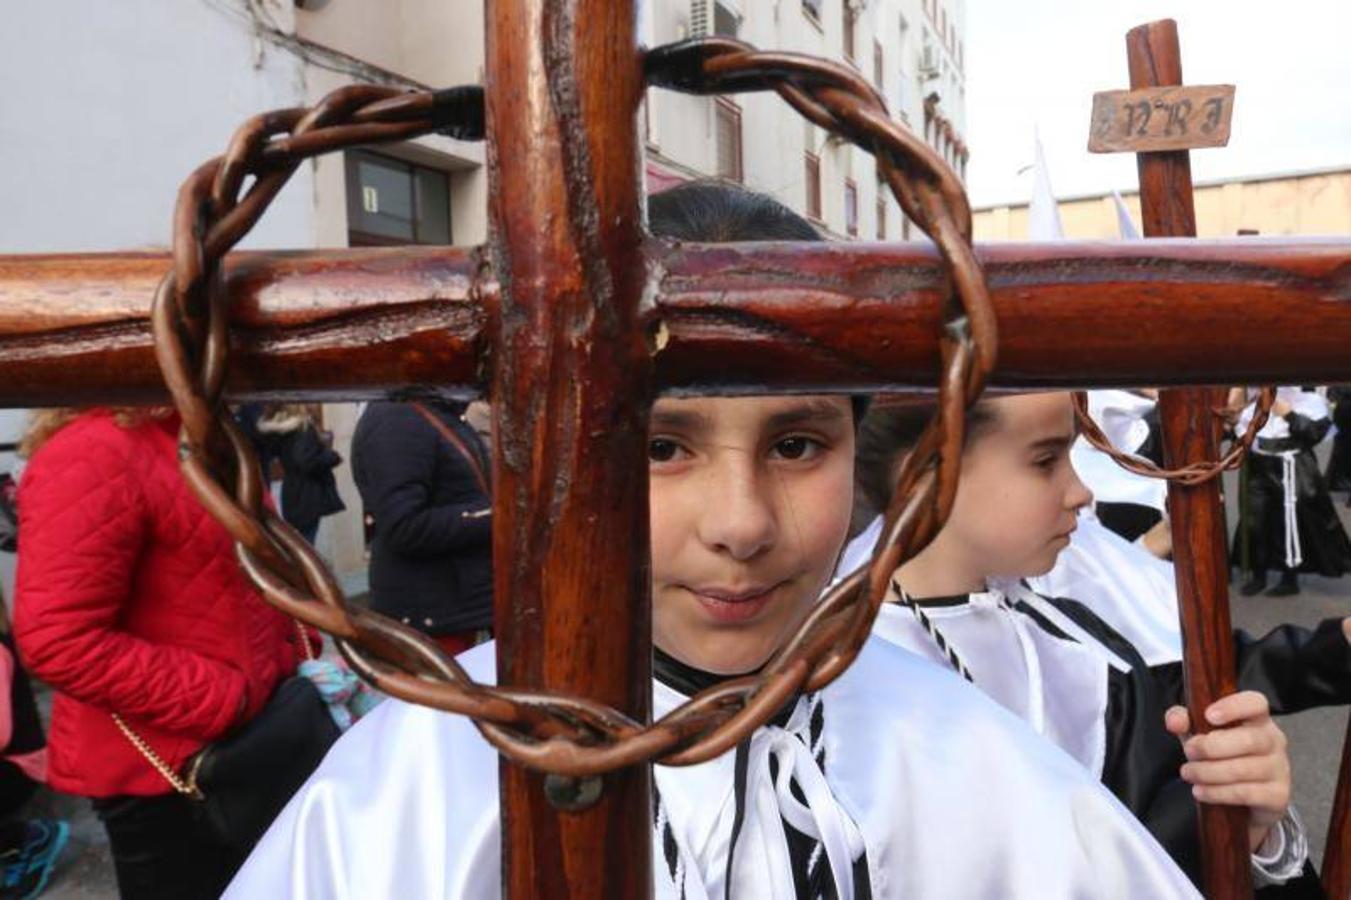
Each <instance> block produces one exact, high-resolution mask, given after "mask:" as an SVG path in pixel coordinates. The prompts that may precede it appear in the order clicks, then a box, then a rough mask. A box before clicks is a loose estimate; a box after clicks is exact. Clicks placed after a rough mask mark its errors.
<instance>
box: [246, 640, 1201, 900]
mask: <svg viewBox="0 0 1351 900" xmlns="http://www.w3.org/2000/svg"><path fill="white" fill-rule="evenodd" d="M493 653H494V650H493V647H492V645H483V646H480V647H478V648H476V649H474V650H471V651H469V652H468V653H466V654H465V655H463V656H462V657H461V661H462V662H463V663H464V664H465V666H466V668H467V669H469V671H470V672H471V674H473V676H474V677H475V678H477V679H479V680H481V681H490V680H492V678H493V675H494V664H493V663H494V659H493ZM653 699H654V704H653V705H654V709H655V711H656V713H657V714H660V713H663V712H665V711H667V710H669V709H671V708H672V707H673V706H674V705H675V704H677V703H679V702H680V701H681V700H682V699H683V698H682V696H681V695H680V694H677V693H676V692H675V691H674V690H672V689H670V688H668V687H666V686H665V685H662V684H657V685H656V687H655V689H654V698H653ZM817 699H818V700H819V702H820V704H821V706H822V710H823V718H824V725H823V727H822V728H821V729H820V731H819V744H818V747H817V748H812V749H810V750H809V749H808V747H809V746H810V741H809V739H808V737H807V732H808V719H809V718H810V715H809V712H808V710H809V707H810V704H811V702H812V701H811V699H809V698H801V699H800V700H799V701H798V705H797V707H796V708H795V710H794V711H793V713H792V715H791V716H790V718H789V720H788V721H787V722H786V723H785V726H784V727H782V728H780V727H776V726H765V727H762V728H761V729H759V730H757V731H756V732H755V734H754V735H753V736H752V741H751V746H750V750H749V753H748V767H747V775H748V777H747V790H746V797H745V798H744V806H745V822H744V824H743V827H742V830H741V832H740V836H739V837H738V839H737V842H736V850H735V857H734V858H735V869H734V872H733V874H732V881H733V884H732V886H731V890H730V897H732V898H738V900H752V898H754V900H761V898H764V900H791V898H792V897H793V884H792V877H791V874H790V873H789V871H788V869H787V860H788V858H789V856H788V849H787V845H786V840H785V837H784V831H783V826H782V821H783V820H784V819H787V820H788V821H790V822H792V823H793V826H794V827H795V828H796V829H798V830H799V831H803V832H804V833H807V834H810V835H812V836H814V837H816V838H817V839H818V840H820V841H821V843H822V844H823V847H824V852H825V855H826V856H827V857H828V859H829V860H830V862H831V870H832V871H833V872H835V873H837V877H842V878H845V879H846V880H847V876H848V869H849V863H850V861H852V860H853V859H856V858H857V856H858V854H859V853H860V852H863V851H866V853H867V870H868V875H869V881H870V884H871V889H872V890H871V894H872V896H873V897H876V898H901V897H905V898H932V900H949V898H1000V900H1005V898H1037V900H1054V898H1071V897H1072V898H1122V900H1124V898H1139V897H1150V898H1170V897H1196V896H1197V894H1196V892H1195V890H1194V888H1193V887H1192V885H1191V884H1190V883H1189V882H1188V880H1187V878H1186V876H1185V875H1183V873H1182V872H1181V871H1180V870H1179V869H1178V868H1177V867H1176V866H1175V865H1174V864H1173V862H1172V860H1170V859H1169V858H1168V856H1167V855H1166V854H1165V853H1164V851H1163V850H1162V849H1161V848H1160V847H1159V846H1158V844H1157V843H1155V842H1154V840H1153V839H1152V838H1151V837H1150V836H1149V835H1148V834H1147V833H1146V832H1145V830H1144V829H1143V828H1142V827H1141V826H1140V824H1139V823H1138V822H1137V821H1136V820H1135V819H1134V817H1132V816H1131V815H1130V813H1129V812H1127V811H1126V810H1125V809H1124V808H1123V807H1122V806H1121V805H1120V804H1119V803H1118V802H1117V801H1116V799H1115V798H1113V797H1112V796H1111V795H1110V794H1109V793H1108V791H1107V790H1106V789H1105V788H1103V787H1102V786H1101V785H1100V784H1098V783H1097V782H1096V781H1095V780H1094V779H1093V778H1092V776H1091V775H1090V774H1089V773H1088V772H1087V771H1086V770H1084V769H1083V768H1082V767H1081V766H1079V765H1078V764H1076V762H1075V761H1074V760H1072V759H1071V758H1070V757H1069V756H1067V755H1065V754H1064V753H1062V752H1061V751H1060V750H1058V749H1057V748H1055V747H1054V746H1052V745H1051V744H1049V743H1048V742H1046V741H1043V740H1040V739H1039V738H1037V737H1036V736H1035V735H1034V734H1033V733H1032V732H1031V731H1029V730H1028V729H1027V728H1026V726H1025V725H1024V724H1023V723H1022V722H1020V721H1019V720H1018V719H1016V718H1015V717H1014V716H1012V715H1010V714H1009V713H1008V712H1006V711H1005V710H1003V709H1001V708H1000V707H999V706H997V705H996V704H994V703H993V702H992V701H990V700H989V699H988V698H986V697H985V696H984V695H982V694H981V693H980V692H979V691H976V690H973V689H972V688H971V686H970V685H967V684H965V683H963V682H962V681H961V680H960V679H958V678H957V677H956V676H954V675H953V674H952V673H950V672H947V671H944V670H943V669H941V668H939V667H937V666H934V665H933V664H931V663H929V662H926V661H924V660H921V659H919V658H918V657H916V656H914V655H912V654H909V653H907V652H905V651H902V650H900V649H899V648H896V647H894V646H891V645H890V644H887V643H886V642H885V641H881V640H878V639H872V640H870V641H869V642H868V643H867V645H866V646H865V647H864V650H863V652H862V653H861V654H860V657H859V659H858V661H857V662H856V663H855V664H854V665H853V666H852V667H851V668H850V669H849V670H848V671H847V672H846V673H845V674H844V675H843V676H842V677H841V678H839V679H838V680H837V681H836V682H834V683H833V684H831V685H830V686H828V687H826V688H825V689H824V690H823V691H822V692H821V693H820V694H819V695H818V697H817ZM818 748H823V749H824V759H825V763H824V772H823V771H822V770H821V769H819V768H818V767H817V765H816V763H815V761H814V755H815V750H817V749H818ZM734 756H735V753H734V752H728V753H726V754H724V755H723V756H721V757H719V758H717V759H714V760H711V761H710V762H707V763H704V764H702V765H698V766H692V767H688V768H670V767H664V766H658V767H656V769H655V777H656V782H657V786H658V789H659V792H660V794H661V797H662V803H661V808H660V816H661V817H662V818H663V819H669V822H670V825H671V831H672V833H673V835H674V837H675V839H676V843H677V844H678V847H679V865H678V866H677V867H676V868H677V871H676V872H675V873H672V872H671V871H670V870H669V867H668V866H667V865H666V864H665V862H664V860H663V858H662V854H658V855H657V856H658V858H657V859H654V860H653V872H654V879H655V884H654V895H655V896H656V897H658V898H667V897H672V898H674V897H679V896H682V892H683V896H685V897H688V898H691V900H699V898H710V900H712V898H724V897H726V896H729V894H728V893H727V886H726V885H725V884H724V883H723V879H724V876H725V870H726V861H727V853H728V844H729V840H730V836H731V833H732V821H733V818H734V813H735V809H736V806H737V802H736V800H737V798H736V797H734V795H733V784H734V782H733V767H734ZM771 756H775V757H777V761H778V770H779V773H780V777H779V779H778V781H779V782H780V783H779V784H776V783H775V779H774V778H772V777H771V776H770V770H769V759H770V757H771ZM790 773H791V774H792V775H793V777H794V778H795V779H796V780H797V782H798V784H799V786H800V789H801V793H802V794H803V796H804V797H805V799H806V804H803V803H801V802H799V801H798V800H797V799H795V798H794V796H793V794H792V792H791V791H790V790H789V789H788V787H787V776H788V774H790ZM662 825H663V826H664V822H663V823H662ZM659 836H660V831H658V835H657V837H659ZM499 841H500V832H499V824H498V799H497V755H496V753H495V752H494V751H493V749H492V748H491V747H490V746H489V745H488V744H487V743H486V742H485V741H484V740H483V739H482V738H481V737H480V736H479V734H478V732H477V730H475V728H474V726H473V725H472V724H471V723H470V722H469V721H468V720H467V719H463V718H460V717H457V716H452V715H448V714H444V713H439V712H434V711H432V710H429V709H424V708H420V707H416V706H412V705H408V704H404V703H399V702H395V701H390V702H387V703H385V704H383V705H382V706H381V707H380V708H379V709H378V710H376V711H375V712H374V713H372V714H371V715H370V716H368V717H367V718H366V719H364V720H362V721H361V722H359V723H358V724H357V725H356V726H355V727H353V728H352V730H351V731H349V732H348V733H347V734H346V735H344V736H343V738H342V739H341V740H340V741H339V742H338V743H337V745H336V746H335V747H334V749H333V750H332V751H331V752H330V753H329V755H328V757H327V758H326V759H325V760H324V762H323V764H322V765H321V766H320V767H319V769H318V771H316V772H315V774H314V776H313V777H312V778H311V779H310V780H309V781H308V782H307V783H306V785H305V786H304V787H303V788H302V789H301V790H300V791H299V792H298V793H297V795H296V796H295V797H294V798H293V799H292V800H291V802H290V803H289V804H288V805H287V807H286V808H285V810H283V812H282V813H281V815H280V816H279V818H278V819H277V821H276V822H275V823H274V824H273V826H272V828H271V829H270V830H269V831H268V833H267V834H266V835H265V836H264V837H263V839H262V841H261V842H260V843H259V845H258V847H257V848H256V849H255V850H254V852H253V854H252V856H250V858H249V860H248V861H247V862H246V863H245V865H244V867H243V869H242V870H241V871H240V872H239V874H238V875H237V876H236V878H235V880H234V882H233V883H232V884H231V886H230V888H229V890H228V891H227V892H226V895H225V896H226V897H228V898H235V900H256V898H269V900H271V898H278V900H281V898H294V900H329V898H332V900H380V898H399V900H417V898H495V897H497V896H499V893H500V884H501V882H500V873H499V868H500V859H499V853H500V847H499ZM657 846H660V843H659V842H658V843H657ZM679 879H683V884H679V885H678V884H677V883H676V882H677V880H679ZM851 894H852V891H850V890H849V889H848V887H847V885H846V892H845V896H850V895H851Z"/></svg>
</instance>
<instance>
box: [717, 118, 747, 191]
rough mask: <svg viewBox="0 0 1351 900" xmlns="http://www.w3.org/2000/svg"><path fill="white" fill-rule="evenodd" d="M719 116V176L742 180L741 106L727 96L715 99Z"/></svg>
mask: <svg viewBox="0 0 1351 900" xmlns="http://www.w3.org/2000/svg"><path fill="white" fill-rule="evenodd" d="M714 114H715V116H716V117H717V125H716V131H717V134H716V140H717V145H718V146H717V152H718V177H719V178H726V179H729V180H731V181H741V180H742V171H741V107H739V106H737V105H736V104H735V103H733V102H732V101H731V100H728V99H727V98H726V97H717V98H715V100H714Z"/></svg>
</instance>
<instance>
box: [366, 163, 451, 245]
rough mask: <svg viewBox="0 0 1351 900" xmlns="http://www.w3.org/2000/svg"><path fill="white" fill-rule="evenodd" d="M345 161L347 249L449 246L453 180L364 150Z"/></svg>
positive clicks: (430, 169) (443, 173) (440, 173)
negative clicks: (396, 245)
mask: <svg viewBox="0 0 1351 900" xmlns="http://www.w3.org/2000/svg"><path fill="white" fill-rule="evenodd" d="M346 161H347V240H348V244H350V245H351V246H353V247H374V246H386V245H395V244H449V243H450V240H451V229H450V176H449V175H447V174H446V173H445V172H442V171H441V170H439V169H432V168H428V167H427V166H419V165H416V164H414V163H407V162H404V161H403V160H401V159H394V158H392V157H388V156H382V155H380V154H377V153H371V152H369V151H366V150H357V151H352V152H349V153H348V154H347V156H346Z"/></svg>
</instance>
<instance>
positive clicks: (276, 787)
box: [113, 634, 341, 852]
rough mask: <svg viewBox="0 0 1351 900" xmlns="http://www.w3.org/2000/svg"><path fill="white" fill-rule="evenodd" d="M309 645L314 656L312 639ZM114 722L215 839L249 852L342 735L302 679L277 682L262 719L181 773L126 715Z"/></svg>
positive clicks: (198, 756) (209, 748)
mask: <svg viewBox="0 0 1351 900" xmlns="http://www.w3.org/2000/svg"><path fill="white" fill-rule="evenodd" d="M301 637H302V640H304V635H303V634H302V636H301ZM304 646H305V648H306V654H307V655H309V653H308V651H309V643H308V641H306V642H305V643H304ZM113 721H114V722H115V723H116V724H117V727H118V728H119V729H121V731H122V733H123V734H124V735H126V737H127V739H128V740H130V741H131V743H132V744H133V745H134V746H135V747H136V749H137V750H139V751H140V753H141V755H142V756H144V757H145V758H146V760H147V761H149V763H150V764H151V765H152V766H154V767H155V769H156V770H157V771H158V772H159V773H160V774H161V775H163V776H164V778H165V780H166V781H168V782H169V784H170V785H171V786H172V787H173V789H174V790H175V791H177V792H178V793H180V794H183V795H185V796H187V797H190V798H192V799H193V800H195V801H197V803H198V812H199V814H200V816H201V819H202V821H203V822H204V823H205V824H206V826H207V827H208V828H209V829H210V830H211V832H212V833H213V834H214V835H215V836H216V838H217V839H218V840H219V841H220V842H221V843H222V844H224V845H226V846H228V847H232V848H236V849H238V850H240V851H243V852H247V851H248V850H250V849H252V848H253V845H254V844H256V843H257V842H258V839H259V838H261V837H262V836H263V832H265V831H267V828H268V826H269V825H271V824H272V820H273V819H275V818H276V817H277V814H278V813H280V812H281V810H282V807H283V806H285V805H286V803H287V801H288V800H290V799H291V795H292V794H294V793H295V792H296V791H297V790H298V789H299V788H300V786H301V785H302V784H304V783H305V779H307V778H309V776H310V774H311V773H313V772H314V770H315V769H316V768H318V766H319V763H320V761H321V760H323V758H324V754H326V753H327V752H328V749H329V748H330V747H332V746H333V743H334V742H335V741H336V740H337V739H338V736H339V735H340V734H341V731H340V729H339V728H338V726H337V723H335V722H334V721H333V717H332V716H331V715H330V714H329V711H328V704H327V703H325V702H324V699H323V697H322V696H321V695H320V693H319V689H318V688H316V687H315V686H314V683H313V682H311V681H310V680H309V679H308V678H306V677H304V676H303V675H295V676H292V677H291V678H288V679H286V680H285V681H283V682H282V683H281V684H280V685H278V687H277V689H276V691H274V692H273V694H272V697H271V698H270V699H269V700H268V701H267V705H266V706H264V707H263V708H262V710H261V711H259V713H258V715H256V716H254V717H253V718H252V719H250V720H249V721H248V722H247V723H245V724H244V725H243V726H242V727H240V728H239V730H237V731H235V732H233V733H232V734H230V735H228V736H226V737H224V738H222V739H220V740H218V741H215V742H214V743H211V744H208V745H207V746H205V747H204V748H202V749H201V750H200V751H198V752H197V753H195V754H194V755H193V756H192V757H191V758H190V759H189V760H188V761H187V763H186V764H185V765H184V767H183V772H182V773H178V772H174V770H173V769H172V768H171V767H170V766H169V765H168V764H167V763H166V762H165V761H164V760H163V759H162V758H161V757H160V756H159V755H158V754H157V753H155V751H154V750H153V749H151V748H150V746H149V745H148V744H147V743H146V742H145V740H144V739H143V738H142V737H141V736H140V735H138V734H137V733H136V732H134V731H133V730H132V729H131V727H130V726H128V725H127V724H126V722H124V721H123V720H122V717H121V716H119V715H117V714H116V713H114V714H113Z"/></svg>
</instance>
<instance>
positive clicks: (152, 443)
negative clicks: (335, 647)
mask: <svg viewBox="0 0 1351 900" xmlns="http://www.w3.org/2000/svg"><path fill="white" fill-rule="evenodd" d="M177 430H178V419H177V417H173V418H170V419H168V420H158V421H157V420H149V421H147V422H145V423H143V424H141V425H139V426H137V427H133V428H123V427H121V426H119V425H118V424H117V423H116V422H115V421H114V420H113V418H112V416H111V415H110V414H109V413H107V412H102V411H95V412H92V413H89V414H86V415H83V416H81V417H79V418H78V419H76V420H75V421H74V422H71V423H70V424H68V425H66V426H65V427H64V428H62V429H61V430H60V431H58V432H57V433H56V434H55V435H53V436H52V437H51V438H50V439H49V440H48V442H47V443H46V444H44V445H43V446H42V447H40V448H39V449H38V451H37V452H36V453H35V454H34V455H33V458H32V460H31V461H30V462H29V464H28V467H27V468H26V469H25V471H24V475H23V479H22V481H21V483H20V488H19V530H20V532H21V534H22V535H23V536H22V538H21V539H20V541H19V544H20V546H19V562H18V576H17V588H16V592H15V594H16V596H15V615H14V635H15V638H16V640H17V642H18V645H19V650H20V653H21V654H22V656H23V659H24V661H25V662H26V663H27V665H28V667H29V670H30V671H31V672H32V673H33V674H34V675H36V676H37V677H38V678H41V679H42V680H44V681H46V682H48V683H49V684H51V685H52V687H54V688H55V689H56V692H57V693H56V697H55V700H54V702H53V705H52V723H51V732H50V734H49V735H48V746H49V753H50V759H49V764H50V775H49V783H50V784H51V785H52V787H54V788H56V789H58V790H62V791H66V792H69V793H73V794H81V795H84V796H87V797H106V796H110V795H114V794H139V795H150V794H163V793H166V792H167V791H169V790H171V788H170V787H169V785H168V782H166V781H165V780H164V778H163V777H161V776H160V775H159V773H157V772H156V771H155V770H154V768H152V767H151V765H150V764H149V763H148V762H147V761H146V760H145V758H144V757H142V756H141V755H140V754H139V753H138V752H137V751H136V749H135V748H134V747H132V745H131V744H130V742H129V741H128V740H127V738H126V737H125V736H124V735H123V734H122V733H121V732H120V731H118V730H117V727H116V726H115V725H114V724H113V720H112V718H111V716H110V715H109V713H110V712H112V711H116V712H118V713H120V714H121V715H122V716H123V718H124V719H125V720H126V721H127V723H128V724H129V725H131V726H132V728H134V729H135V730H136V731H137V733H139V734H140V735H141V737H142V738H144V739H145V740H146V741H147V742H149V744H150V746H151V747H152V748H154V750H155V751H156V752H157V753H158V754H159V755H160V756H161V757H163V758H164V759H165V760H167V761H168V762H169V764H170V765H172V766H173V767H174V768H175V769H178V768H179V767H180V766H181V765H182V763H183V761H184V760H186V759H187V758H188V757H189V756H191V755H192V754H193V753H194V752H196V751H197V750H198V749H199V748H200V747H201V746H202V745H203V744H205V743H207V742H209V741H212V740H214V739H216V738H218V737H220V736H222V735H223V734H225V733H226V732H228V731H230V730H231V728H232V727H234V726H236V725H238V724H240V723H242V722H244V721H247V720H248V719H249V718H250V717H252V716H253V715H254V714H256V713H257V712H258V710H259V709H261V708H262V706H263V704H264V703H266V702H267V700H268V697H269V696H270V695H271V693H272V691H273V689H274V688H275V687H276V685H277V683H278V682H279V681H281V680H282V679H283V678H285V677H286V676H288V675H290V674H292V673H293V672H294V671H295V669H296V666H297V663H298V661H299V654H298V650H299V647H298V644H297V639H296V628H295V625H294V624H293V623H292V621H291V619H289V618H288V617H286V616H285V615H283V614H282V613H280V612H278V611H277V610H275V609H273V608H272V607H270V606H268V605H267V604H266V603H265V602H264V601H263V599H262V598H261V597H260V596H259V595H258V594H257V593H256V592H255V591H254V590H253V588H252V587H251V586H250V585H249V583H248V581H247V579H246V578H245V576H244V574H243V572H242V571H241V569H240V567H239V564H238V562H236V560H235V555H234V548H233V545H232V543H231V540H230V538H229V535H228V534H227V533H226V531H225V529H224V528H222V527H221V526H220V525H219V524H217V523H216V521H215V520H214V519H212V518H211V517H210V516H209V515H208V514H207V512H206V511H205V510H204V509H203V508H202V507H201V506H200V505H199V504H198V503H197V500H196V498H195V497H194V496H193V495H192V493H191V491H190V490H189V489H188V486H187V484H186V483H185V482H184V481H183V478H182V476H181V475H180V474H179V468H178V459H177V453H176V444H177V439H176V434H177Z"/></svg>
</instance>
